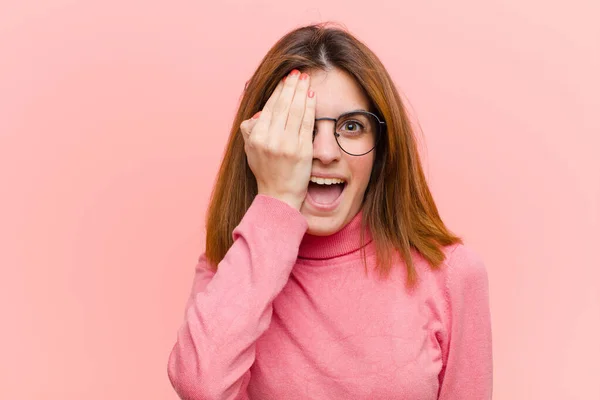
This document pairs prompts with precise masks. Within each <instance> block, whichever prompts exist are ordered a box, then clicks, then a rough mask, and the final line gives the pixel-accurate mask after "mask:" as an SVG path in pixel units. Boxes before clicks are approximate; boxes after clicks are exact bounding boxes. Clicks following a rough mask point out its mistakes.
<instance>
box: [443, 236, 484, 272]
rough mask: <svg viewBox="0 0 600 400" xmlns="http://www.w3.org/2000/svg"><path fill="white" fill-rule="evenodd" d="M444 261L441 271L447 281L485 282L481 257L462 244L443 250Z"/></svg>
mask: <svg viewBox="0 0 600 400" xmlns="http://www.w3.org/2000/svg"><path fill="white" fill-rule="evenodd" d="M444 253H445V255H446V259H445V260H444V262H443V265H442V271H443V272H444V275H445V277H446V279H447V280H449V281H456V280H467V281H470V280H480V279H484V278H485V279H486V280H487V268H486V266H485V263H484V261H483V258H482V257H481V255H480V254H479V253H478V252H477V251H475V250H474V249H473V248H471V247H469V246H467V245H464V244H460V243H458V244H454V245H451V246H446V247H445V248H444Z"/></svg>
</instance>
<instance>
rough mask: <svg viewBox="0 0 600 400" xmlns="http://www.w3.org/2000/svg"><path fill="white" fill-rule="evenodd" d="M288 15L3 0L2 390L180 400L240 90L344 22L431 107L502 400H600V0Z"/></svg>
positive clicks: (431, 131)
mask: <svg viewBox="0 0 600 400" xmlns="http://www.w3.org/2000/svg"><path fill="white" fill-rule="evenodd" d="M271 3H272V4H271ZM281 3H282V2H280V1H266V0H265V1H253V2H241V1H226V2H222V3H218V2H211V3H210V4H206V3H203V2H198V1H195V2H192V1H168V2H167V1H162V2H159V1H134V0H120V1H116V0H112V1H96V2H93V3H92V2H89V1H86V2H84V1H74V0H71V1H68V0H62V1H61V0H46V1H39V0H38V1H34V0H20V1H12V2H7V1H4V2H2V4H0V182H1V184H2V207H1V208H0V221H1V226H2V229H1V230H0V235H1V237H0V246H1V251H0V263H1V265H2V277H1V279H0V315H1V316H2V319H3V324H2V329H1V330H0V354H1V356H2V362H0V398H2V399H20V400H29V399H36V400H37V399H81V398H85V399H88V400H94V399H109V398H110V399H175V398H176V396H175V394H174V392H172V390H171V389H170V385H169V383H168V378H167V375H166V361H167V356H168V353H169V351H170V348H171V345H172V344H173V342H174V340H175V334H176V330H177V327H178V326H179V324H180V322H181V319H182V317H183V306H184V301H185V299H186V297H187V295H188V290H189V286H190V283H191V278H192V270H193V266H194V263H195V259H196V257H197V256H198V254H199V252H200V251H201V249H202V246H203V238H204V232H203V221H204V210H205V206H206V204H207V200H208V196H209V191H210V188H211V186H212V183H213V178H214V174H215V172H216V168H217V165H218V162H219V159H220V156H221V153H222V149H223V145H224V143H225V140H226V135H227V132H228V130H229V128H230V124H231V118H232V116H233V113H234V110H235V107H236V103H237V101H238V98H239V95H240V93H241V90H242V89H243V86H244V83H245V81H246V79H247V78H248V77H249V75H250V74H251V72H252V71H253V69H254V68H255V67H256V65H257V64H258V62H259V60H260V58H261V57H262V56H263V54H264V53H265V52H266V51H267V49H268V48H269V47H270V46H271V45H272V44H273V43H274V41H275V40H276V39H278V38H279V37H280V36H281V35H283V34H284V33H285V32H286V31H288V30H289V29H292V28H293V27H296V26H298V25H300V24H304V23H308V22H315V21H323V20H336V21H340V22H343V23H345V24H346V26H347V27H348V28H349V29H350V30H351V32H353V33H355V34H356V35H358V36H359V37H360V38H362V39H364V40H365V41H366V43H367V44H368V45H370V46H371V47H372V48H373V49H374V50H375V51H376V52H377V54H378V55H379V56H380V57H381V58H382V60H383V62H384V63H385V64H386V65H387V67H388V68H389V71H390V73H391V74H392V76H393V77H394V78H395V79H396V81H397V83H398V85H399V87H400V88H401V90H402V91H403V92H404V93H405V94H406V96H407V97H408V98H409V99H410V102H411V105H412V109H413V113H414V114H415V116H417V117H418V119H419V121H420V124H421V126H422V129H423V133H424V135H425V138H426V144H427V149H426V151H427V156H426V161H427V164H426V168H427V171H428V174H429V176H430V179H431V185H432V189H433V192H434V194H435V196H436V199H437V201H438V204H439V207H440V209H441V211H442V212H443V215H444V216H445V219H446V220H447V222H448V223H449V224H450V226H451V227H452V228H453V229H454V230H456V231H458V232H460V233H462V234H463V235H464V236H465V238H466V240H467V242H468V243H469V244H471V245H472V246H473V247H474V248H476V249H477V250H478V251H479V252H480V253H481V254H482V255H483V257H484V258H485V260H486V263H487V266H488V269H489V274H490V284H491V307H492V313H493V328H494V352H495V353H494V355H495V399H599V398H600V386H599V385H598V377H597V373H598V371H599V370H598V359H600V340H598V337H597V336H598V330H599V329H600V294H599V289H598V285H599V283H598V282H599V279H600V272H599V270H600V268H599V267H600V261H598V255H597V250H598V248H599V246H600V244H599V243H598V242H599V239H600V234H599V233H598V229H599V225H600V223H599V222H600V212H599V203H600V161H599V156H598V154H599V152H600V143H599V139H598V138H599V136H600V124H599V122H598V110H599V109H600V101H599V98H600V96H599V95H598V93H600V80H599V77H598V74H599V71H600V55H599V52H600V50H599V49H600V43H599V41H600V28H599V25H598V24H597V17H598V15H600V7H599V6H598V2H596V1H593V0H588V1H585V0H572V1H569V2H568V3H565V2H547V1H541V0H527V1H522V0H507V1H500V0H496V1H486V2H482V1H475V0H455V1H452V2H442V1H440V2H437V3H439V4H440V5H437V6H433V5H430V4H429V3H432V2H423V1H410V2H398V1H396V2H392V1H388V2H384V1H375V2H368V7H365V5H366V4H365V3H364V2H354V3H353V4H351V3H349V2H348V1H336V2H334V1H330V2H328V4H324V2H323V1H307V2H303V3H295V5H294V6H292V3H289V4H290V5H285V6H284V5H282V4H281ZM556 3H564V4H568V7H567V6H560V7H559V6H557V5H555V4H556ZM441 4H443V5H441ZM483 4H485V5H483Z"/></svg>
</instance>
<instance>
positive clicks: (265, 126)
mask: <svg viewBox="0 0 600 400" xmlns="http://www.w3.org/2000/svg"><path fill="white" fill-rule="evenodd" d="M283 86H284V83H283V80H281V81H279V83H278V84H277V86H276V87H275V90H273V93H272V94H271V96H270V97H269V99H268V100H267V102H266V103H265V106H264V107H263V109H262V112H261V113H260V116H259V118H258V120H257V124H256V126H255V129H256V130H257V132H259V133H264V134H268V131H269V126H270V125H271V116H272V114H273V108H274V107H275V103H276V102H277V100H278V99H279V96H280V95H281V91H282V90H283ZM257 126H258V127H257Z"/></svg>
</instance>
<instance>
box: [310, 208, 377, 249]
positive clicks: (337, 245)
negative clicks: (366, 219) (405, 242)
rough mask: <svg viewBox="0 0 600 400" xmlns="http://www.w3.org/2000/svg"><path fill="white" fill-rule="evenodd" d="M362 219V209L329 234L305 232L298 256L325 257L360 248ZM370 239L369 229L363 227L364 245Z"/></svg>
mask: <svg viewBox="0 0 600 400" xmlns="http://www.w3.org/2000/svg"><path fill="white" fill-rule="evenodd" d="M362 221H363V212H362V209H361V210H359V212H358V213H357V214H356V215H355V216H354V217H352V219H351V220H350V221H349V222H348V223H347V224H346V225H345V226H344V227H342V229H340V230H339V231H337V232H335V233H333V234H331V235H329V236H316V235H312V234H309V233H306V234H305V235H304V237H303V239H302V242H301V243H300V249H299V252H298V258H308V259H327V258H334V257H339V256H342V255H345V254H348V253H352V252H354V251H357V250H360V248H361V247H363V246H361V242H360V229H361V224H362ZM371 241H372V237H371V234H370V232H369V229H368V228H366V229H365V237H364V245H367V244H368V243H369V242H371Z"/></svg>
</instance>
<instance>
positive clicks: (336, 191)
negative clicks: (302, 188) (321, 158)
mask: <svg viewBox="0 0 600 400" xmlns="http://www.w3.org/2000/svg"><path fill="white" fill-rule="evenodd" d="M345 188H346V181H345V180H343V179H337V178H332V179H326V178H315V177H311V178H310V182H309V183H308V195H309V196H310V198H311V200H312V201H313V202H314V203H316V204H319V205H323V206H328V205H332V204H334V203H335V202H336V200H338V199H339V197H340V196H341V194H342V192H343V191H344V189H345Z"/></svg>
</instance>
